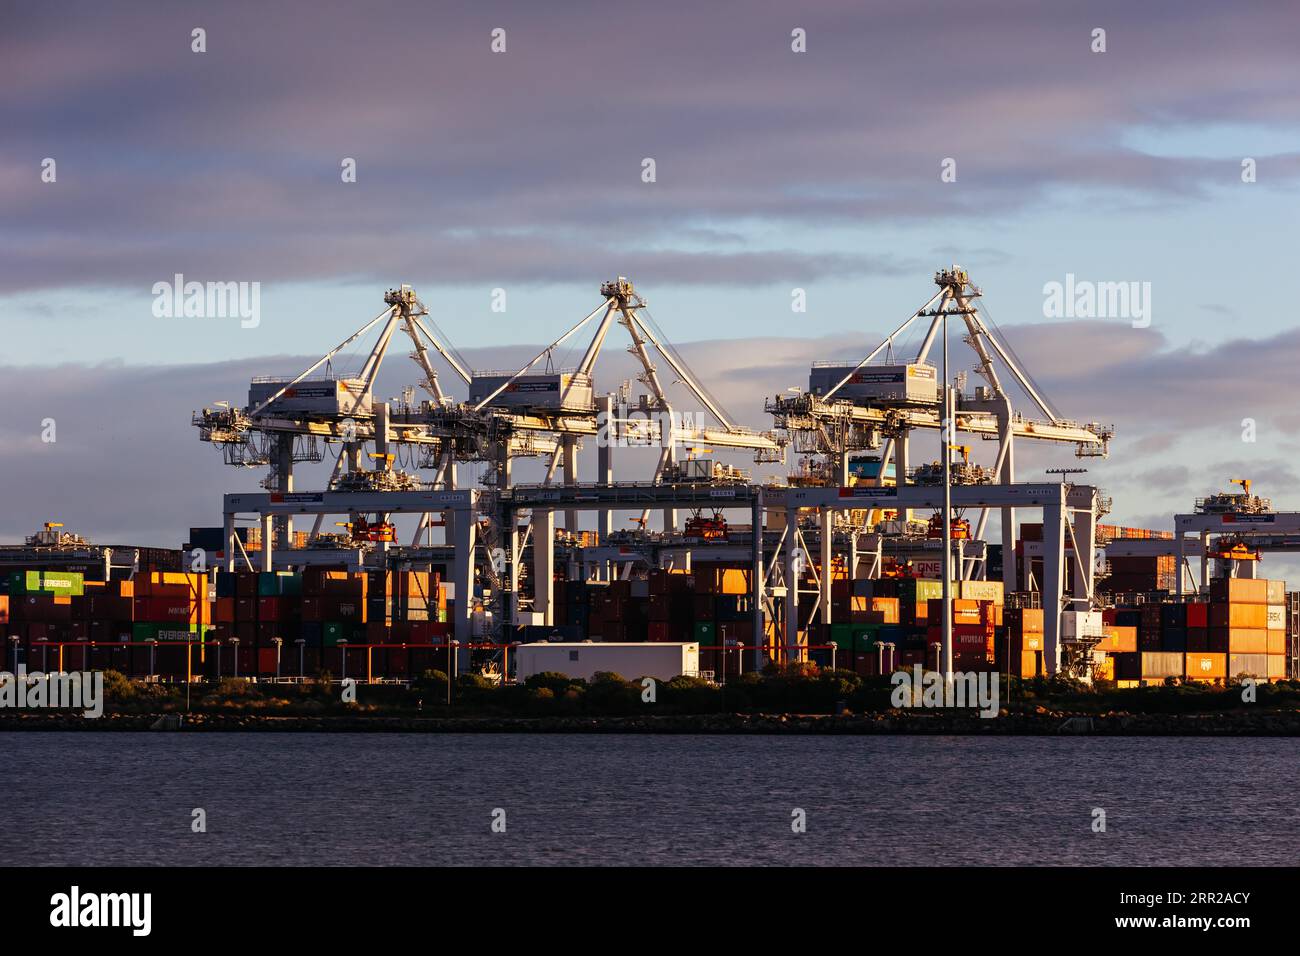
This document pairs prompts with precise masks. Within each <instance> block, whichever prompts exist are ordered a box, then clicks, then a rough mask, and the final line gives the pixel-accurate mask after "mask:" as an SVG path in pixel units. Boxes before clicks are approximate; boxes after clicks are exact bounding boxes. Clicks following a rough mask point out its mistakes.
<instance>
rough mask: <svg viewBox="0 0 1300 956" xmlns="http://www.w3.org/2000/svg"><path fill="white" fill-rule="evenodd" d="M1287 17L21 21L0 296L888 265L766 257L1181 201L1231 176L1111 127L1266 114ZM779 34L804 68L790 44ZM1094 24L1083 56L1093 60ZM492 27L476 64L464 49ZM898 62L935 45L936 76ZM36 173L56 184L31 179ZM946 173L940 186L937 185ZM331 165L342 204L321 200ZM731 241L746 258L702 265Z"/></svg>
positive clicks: (37, 14)
mask: <svg viewBox="0 0 1300 956" xmlns="http://www.w3.org/2000/svg"><path fill="white" fill-rule="evenodd" d="M1298 17H1300V13H1298V12H1297V11H1296V10H1292V9H1279V10H1272V11H1270V12H1269V14H1268V16H1261V17H1250V16H1243V15H1241V12H1240V11H1239V10H1238V9H1236V8H1233V7H1226V6H1221V5H1205V6H1203V7H1202V8H1201V9H1199V10H1198V11H1197V15H1196V16H1187V15H1186V12H1185V9H1184V7H1183V6H1182V5H1178V4H1161V3H1156V4H1144V5H1141V6H1136V7H1135V6H1133V5H1132V4H1124V3H1118V2H1114V3H1109V4H1102V5H1101V6H1100V7H1097V6H1096V5H1094V6H1093V7H1090V8H1089V10H1088V11H1087V13H1086V14H1085V13H1084V12H1082V11H1078V12H1075V11H1066V10H1053V11H1052V12H1051V14H1050V15H1049V14H1048V13H1047V12H1046V11H1039V12H1032V11H1026V10H1025V8H1024V7H1023V5H1021V4H1017V3H1010V2H1001V3H993V4H985V5H982V6H981V10H980V16H979V17H978V18H970V17H953V16H951V10H950V8H949V7H947V6H946V5H944V4H941V3H936V2H928V3H921V4H909V5H907V7H906V8H898V9H881V8H878V7H872V6H861V5H855V4H849V3H823V4H818V5H817V6H816V8H814V9H808V10H800V11H798V14H797V16H796V15H795V14H794V13H792V12H791V11H790V9H789V8H788V7H787V6H786V5H784V4H776V3H759V4H752V3H740V2H739V0H735V2H729V3H728V2H724V3H720V4H714V5H710V6H707V7H701V6H699V5H698V4H696V5H687V4H676V5H675V4H671V3H669V4H667V5H666V6H665V5H657V6H656V7H655V8H654V9H653V10H651V9H635V8H627V9H621V10H619V11H617V13H616V14H612V13H611V12H610V11H609V10H608V9H607V8H605V7H603V6H601V5H599V4H594V3H576V4H566V5H565V6H564V7H563V8H562V9H558V10H557V9H547V8H542V7H539V6H537V5H536V4H532V3H523V2H518V3H504V4H498V5H495V6H494V7H493V9H492V10H491V12H490V13H488V12H470V13H465V14H464V15H460V16H456V17H448V16H446V15H445V14H444V13H443V12H441V11H439V10H437V9H436V8H434V7H431V6H429V5H427V4H423V3H416V2H380V3H375V4H367V5H366V6H365V8H364V9H362V8H360V7H356V6H355V5H351V4H344V3H342V2H334V3H316V2H313V3H310V4H308V3H307V2H306V0H298V2H297V3H285V4H279V5H277V6H276V7H275V8H274V10H271V9H269V8H267V7H265V6H264V5H262V4H256V3H251V2H234V3H229V4H223V5H221V6H220V7H210V8H208V9H205V10H204V11H203V16H202V17H201V19H202V20H203V22H204V24H205V29H206V30H207V34H208V49H207V52H206V53H202V54H196V53H193V52H191V50H190V30H191V28H192V27H193V26H194V23H193V22H192V21H193V20H194V19H195V18H194V15H193V13H192V12H190V11H187V10H186V9H184V8H180V7H175V6H173V5H167V4H149V3H145V4H137V5H132V6H129V7H125V8H113V9H109V8H106V7H104V6H103V5H102V4H98V3H91V2H84V3H70V4H65V5H61V6H60V12H59V15H58V16H52V15H50V14H49V13H48V11H46V10H44V9H43V8H42V7H40V6H39V5H35V4H33V5H23V6H21V7H20V8H19V9H17V10H11V11H9V13H8V15H7V18H6V30H5V35H4V36H2V37H0V63H4V64H5V68H6V75H7V76H19V77H22V78H23V82H21V83H7V84H3V85H0V116H3V117H4V127H5V132H6V135H5V138H4V141H3V143H0V202H2V203H3V204H4V206H5V209H6V217H5V223H4V225H3V226H0V290H3V291H15V290H25V289H42V288H48V287H51V286H66V285H70V284H87V283H116V284H139V283H140V282H142V281H144V280H147V279H148V280H151V279H153V278H156V277H157V276H158V275H170V274H172V273H173V272H176V271H181V272H185V273H187V274H194V275H200V274H203V275H210V276H215V277H218V278H227V277H231V276H256V277H260V278H262V279H263V280H264V281H275V280H290V279H314V278H330V279H335V278H338V277H340V276H348V275H351V276H357V277H364V278H366V279H372V278H374V277H376V276H380V275H383V276H388V275H392V274H393V273H394V270H395V269H396V268H397V267H401V269H402V270H403V272H404V273H405V274H409V275H418V276H421V277H427V278H436V279H444V278H445V279H447V280H448V281H462V282H469V281H477V280H478V279H480V278H482V277H483V276H484V275H485V273H488V272H490V274H491V276H492V278H493V279H494V280H501V281H528V282H546V281H561V280H563V279H564V278H567V277H571V276H574V275H578V274H581V275H584V276H585V275H589V274H591V264H592V262H593V260H595V261H601V260H606V261H608V260H610V259H612V258H615V257H617V258H618V259H619V260H620V261H624V262H625V261H628V260H631V261H633V262H635V263H637V264H638V265H639V266H642V267H643V268H642V270H641V272H643V273H645V274H652V275H656V276H658V277H661V278H663V279H665V280H669V281H676V282H704V281H713V282H717V283H723V284H749V283H753V282H759V281H775V280H776V279H778V278H779V279H781V280H782V281H784V280H785V279H786V278H788V277H790V276H792V275H796V274H797V275H800V276H809V275H811V276H814V277H816V276H862V275H870V274H880V273H881V272H889V271H890V270H892V269H896V268H899V267H900V266H908V265H910V263H901V264H900V263H896V262H894V261H893V260H892V259H891V258H890V257H889V256H888V255H886V254H885V253H884V252H883V251H876V252H874V253H873V252H865V253H864V252H861V251H859V250H855V249H851V248H847V247H845V246H844V245H838V246H835V247H832V248H830V249H822V250H807V249H798V248H791V247H790V243H788V242H782V241H781V238H780V237H782V236H784V235H786V234H787V233H788V232H789V230H791V229H792V228H800V229H803V230H805V231H809V232H811V233H813V234H820V233H823V232H826V231H828V230H835V229H845V228H852V227H860V226H862V225H864V224H870V223H886V224H894V223H924V222H931V221H936V220H946V219H950V218H952V217H956V218H959V219H963V218H964V219H970V218H974V217H978V218H981V219H983V218H987V217H988V216H989V214H990V212H991V211H996V212H997V213H998V214H999V215H1005V214H1008V213H1011V212H1014V211H1015V210H1019V209H1024V208H1027V207H1031V206H1033V205H1034V204H1036V203H1040V202H1042V201H1043V200H1044V199H1045V198H1046V197H1048V196H1049V195H1051V194H1053V193H1054V192H1057V191H1060V190H1084V191H1088V192H1091V193H1093V194H1096V195H1101V196H1104V197H1106V199H1107V201H1109V202H1114V203H1116V204H1119V205H1129V206H1133V205H1138V206H1142V207H1152V206H1159V205H1161V204H1164V203H1170V202H1182V201H1185V200H1186V199H1188V198H1193V199H1194V198H1196V197H1199V196H1204V195H1206V194H1207V191H1208V190H1210V189H1211V188H1212V187H1213V185H1214V184H1216V183H1221V182H1224V181H1225V177H1227V178H1228V179H1231V178H1232V177H1234V176H1235V175H1236V172H1237V170H1236V163H1237V162H1238V159H1237V158H1233V157H1228V158H1226V159H1223V160H1219V159H1214V158H1207V157H1205V156H1179V155H1172V156H1153V155H1149V154H1147V153H1144V152H1142V151H1140V150H1137V149H1134V148H1132V147H1131V146H1128V145H1126V144H1125V136H1126V134H1127V133H1128V132H1130V131H1131V130H1133V129H1136V128H1143V129H1148V128H1155V129H1162V128H1167V127H1178V126H1181V125H1187V124H1193V125H1195V124H1200V123H1210V122H1220V121H1227V120H1231V121H1233V122H1245V123H1256V124H1263V125H1267V124H1278V125H1281V126H1283V127H1288V128H1289V127H1290V126H1293V125H1294V124H1295V122H1296V120H1297V119H1300V105H1298V104H1297V101H1296V99H1295V97H1294V95H1293V92H1294V90H1293V86H1294V77H1293V74H1292V71H1291V70H1289V69H1288V68H1287V64H1289V62H1290V59H1291V54H1292V43H1291V42H1290V34H1291V33H1292V32H1293V30H1292V29H1290V28H1292V27H1294V26H1295V25H1296V23H1297V18H1298ZM795 19H797V20H798V21H799V25H800V26H802V27H803V28H804V29H806V30H807V31H808V37H809V51H808V52H807V53H806V54H795V53H792V52H791V51H790V45H789V40H790V30H791V28H792V23H793V20H795ZM1101 21H1104V22H1106V23H1107V24H1108V25H1109V26H1108V31H1109V47H1108V52H1106V53H1105V54H1093V53H1091V52H1089V38H1090V31H1091V29H1092V27H1093V25H1094V23H1095V22H1101ZM684 23H685V24H689V26H688V27H686V28H683V24H684ZM500 25H504V28H505V29H506V30H507V39H508V45H507V51H506V52H505V53H503V54H493V53H492V52H491V51H490V49H489V42H488V41H489V31H490V30H491V29H492V28H494V27H496V26H500ZM611 38H617V41H616V43H617V44H618V46H619V48H620V49H622V48H624V47H626V48H627V56H626V58H625V59H620V61H619V65H618V67H617V68H614V67H611V66H610V65H609V64H608V62H607V54H605V53H602V52H601V51H602V49H606V48H607V45H608V44H609V43H610V42H611ZM919 49H924V50H926V51H927V53H926V54H925V55H924V56H923V57H922V58H921V59H920V60H918V53H917V51H918V50H919ZM927 57H930V58H936V59H937V61H938V62H947V61H948V60H953V59H954V58H957V57H960V59H961V62H962V64H963V66H962V67H961V68H960V81H955V80H954V76H955V75H957V74H956V72H955V71H956V70H957V69H958V68H957V67H945V68H941V69H930V68H926V67H925V66H924V63H925V61H926V58H927ZM945 58H948V60H945ZM1134 90H1141V91H1142V95H1141V96H1140V97H1138V96H1134V95H1133V91H1134ZM1251 152H1252V154H1253V153H1254V152H1256V151H1254V150H1252V151H1251ZM47 156H48V157H53V158H55V159H56V160H57V161H58V164H59V167H58V168H59V178H58V182H57V183H56V184H48V183H42V182H41V181H40V180H39V177H38V170H39V163H40V161H41V160H42V158H44V157H47ZM948 156H951V157H953V158H954V159H956V160H957V163H958V170H959V178H958V182H957V183H956V184H943V183H940V181H939V175H938V173H939V162H940V160H941V159H942V158H944V157H948ZM344 157H351V158H354V159H356V161H357V168H358V181H357V182H356V183H355V184H351V185H344V184H343V183H342V182H341V180H340V175H339V173H340V162H341V161H342V159H343V158H344ZM645 157H652V158H654V159H655V160H656V163H657V172H658V177H657V181H656V182H655V183H653V184H647V183H643V182H642V181H641V163H642V160H643V159H644V158H645ZM1256 158H1257V159H1258V160H1259V161H1260V164H1261V165H1260V168H1261V169H1262V170H1264V169H1266V170H1267V171H1268V175H1267V176H1265V177H1262V178H1261V181H1260V184H1259V185H1258V187H1257V188H1259V189H1261V190H1266V189H1269V188H1274V187H1275V186H1276V185H1278V184H1286V183H1291V182H1294V181H1295V179H1296V177H1297V176H1300V156H1297V155H1295V154H1292V153H1279V154H1276V155H1259V156H1256ZM731 236H743V237H745V238H746V240H747V245H746V246H745V247H744V248H742V249H726V248H711V249H710V248H706V249H703V250H701V249H700V246H701V245H705V246H708V245H714V244H717V245H721V246H725V244H726V243H727V242H728V241H729V238H728V237H731ZM830 241H832V242H833V243H834V242H835V240H830ZM418 265H422V266H423V267H424V268H416V266H418ZM639 274H640V273H639Z"/></svg>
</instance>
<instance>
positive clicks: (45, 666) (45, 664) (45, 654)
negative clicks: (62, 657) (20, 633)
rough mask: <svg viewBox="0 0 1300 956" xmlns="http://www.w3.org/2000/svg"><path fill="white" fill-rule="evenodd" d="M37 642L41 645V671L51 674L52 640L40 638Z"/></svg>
mask: <svg viewBox="0 0 1300 956" xmlns="http://www.w3.org/2000/svg"><path fill="white" fill-rule="evenodd" d="M37 640H38V641H39V642H40V645H41V670H43V671H45V672H46V673H49V670H50V657H49V652H50V639H49V638H48V637H38V638H37Z"/></svg>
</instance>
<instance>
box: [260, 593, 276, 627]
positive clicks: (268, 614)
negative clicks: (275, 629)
mask: <svg viewBox="0 0 1300 956" xmlns="http://www.w3.org/2000/svg"><path fill="white" fill-rule="evenodd" d="M257 617H258V620H261V621H278V620H280V599H279V598H278V597H260V598H258V599H257Z"/></svg>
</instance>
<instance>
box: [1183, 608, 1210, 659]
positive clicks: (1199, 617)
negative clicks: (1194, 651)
mask: <svg viewBox="0 0 1300 956" xmlns="http://www.w3.org/2000/svg"><path fill="white" fill-rule="evenodd" d="M1187 626H1188V627H1209V626H1210V606H1209V605H1208V604H1205V603H1203V602H1199V601H1196V602H1192V603H1190V604H1188V605H1187ZM1188 650H1191V648H1190V647H1189V648H1188Z"/></svg>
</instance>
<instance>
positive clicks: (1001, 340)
mask: <svg viewBox="0 0 1300 956" xmlns="http://www.w3.org/2000/svg"><path fill="white" fill-rule="evenodd" d="M976 318H977V320H978V321H979V322H980V325H981V327H982V328H983V332H984V336H985V338H987V339H988V340H989V344H990V345H992V346H993V349H994V351H996V352H997V353H998V356H999V357H1000V358H1001V359H1002V361H1003V362H1004V363H1005V364H1006V366H1007V368H1008V369H1010V371H1011V374H1012V375H1014V376H1015V377H1016V379H1017V380H1018V381H1019V383H1020V386H1021V388H1023V389H1024V390H1025V393H1026V394H1027V395H1028V396H1029V397H1030V398H1031V399H1033V401H1034V403H1035V404H1036V405H1038V407H1039V408H1041V409H1042V410H1043V413H1044V414H1045V415H1047V416H1048V417H1049V418H1051V419H1052V421H1053V422H1054V423H1059V422H1061V421H1062V418H1061V416H1060V415H1059V414H1058V413H1057V411H1056V409H1055V408H1053V407H1052V403H1051V402H1050V401H1048V400H1047V398H1046V396H1045V395H1044V394H1043V390H1042V388H1041V387H1040V386H1039V384H1038V383H1037V382H1036V381H1034V378H1033V376H1032V375H1030V374H1029V373H1028V372H1027V371H1025V369H1026V365H1025V363H1024V362H1022V361H1021V359H1020V356H1019V355H1017V354H1016V351H1015V349H1013V348H1012V347H1011V343H1010V342H1008V341H1007V340H1006V338H1005V337H1004V335H1003V332H1002V329H1001V328H999V327H998V324H997V322H996V321H994V319H993V316H992V315H990V314H989V311H988V307H987V305H985V304H983V303H981V305H980V308H979V314H978V315H977V316H976ZM985 320H987V321H988V325H985V324H984V322H985ZM989 326H992V328H989ZM994 332H996V333H997V334H996V335H995V334H994Z"/></svg>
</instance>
